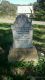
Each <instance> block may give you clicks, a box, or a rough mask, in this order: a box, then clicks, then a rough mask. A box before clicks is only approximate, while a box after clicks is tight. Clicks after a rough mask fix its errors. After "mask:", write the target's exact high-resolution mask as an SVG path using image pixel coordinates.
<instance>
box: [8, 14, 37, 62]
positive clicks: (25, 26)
mask: <svg viewBox="0 0 45 80" xmlns="http://www.w3.org/2000/svg"><path fill="white" fill-rule="evenodd" d="M11 28H12V34H13V48H12V49H11V50H10V52H9V55H8V60H9V62H15V61H16V60H17V61H21V60H23V61H30V60H36V59H38V55H37V50H36V48H35V47H34V46H33V45H32V37H33V28H32V23H31V19H30V20H29V18H28V17H27V16H26V15H24V14H21V15H18V16H17V18H16V21H15V23H14V25H12V26H11Z"/></svg>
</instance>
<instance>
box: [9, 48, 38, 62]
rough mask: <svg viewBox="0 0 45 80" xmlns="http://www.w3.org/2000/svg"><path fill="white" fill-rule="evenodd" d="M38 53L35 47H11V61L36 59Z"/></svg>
mask: <svg viewBox="0 0 45 80" xmlns="http://www.w3.org/2000/svg"><path fill="white" fill-rule="evenodd" d="M36 60H38V54H37V50H36V48H35V47H32V48H16V49H15V48H14V49H11V50H10V52H9V55H8V61H9V62H15V61H36Z"/></svg>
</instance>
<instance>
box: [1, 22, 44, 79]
mask: <svg viewBox="0 0 45 80" xmlns="http://www.w3.org/2000/svg"><path fill="white" fill-rule="evenodd" d="M33 29H34V31H33V33H34V34H33V44H34V45H35V46H36V48H37V50H38V52H40V53H41V52H43V53H45V26H42V25H33ZM12 42H13V36H12V31H11V24H5V23H3V24H0V80H3V79H4V78H6V79H7V80H30V79H31V78H36V80H45V57H44V58H43V57H42V58H41V59H39V61H38V64H37V65H36V66H34V65H33V62H28V63H26V62H19V61H18V62H15V64H11V63H8V54H9V50H10V47H11V46H12ZM15 69H17V70H18V69H21V70H22V69H23V70H24V71H25V72H24V74H23V75H20V74H18V72H16V70H15ZM13 70H14V71H15V72H16V74H14V73H13ZM21 74H22V73H21ZM4 80H5V79H4Z"/></svg>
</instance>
